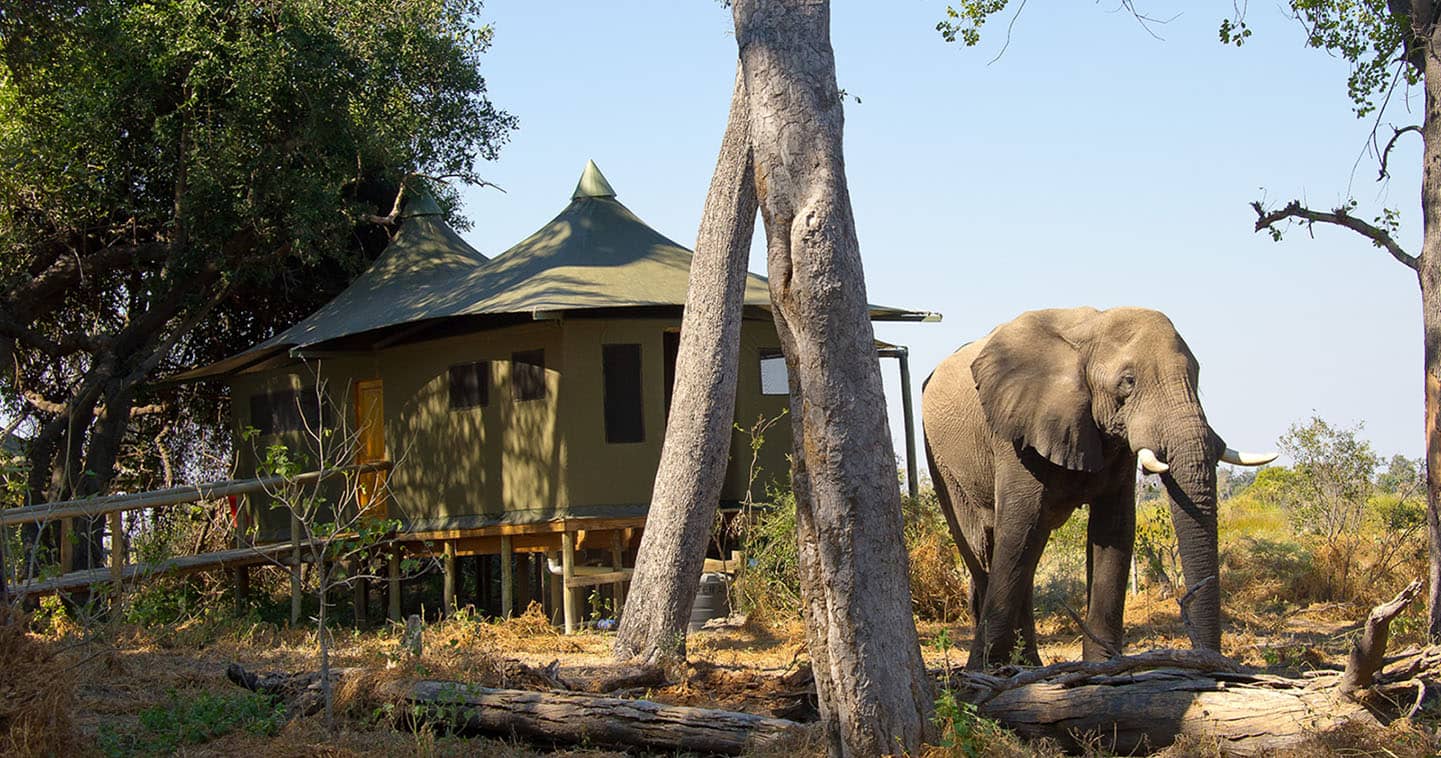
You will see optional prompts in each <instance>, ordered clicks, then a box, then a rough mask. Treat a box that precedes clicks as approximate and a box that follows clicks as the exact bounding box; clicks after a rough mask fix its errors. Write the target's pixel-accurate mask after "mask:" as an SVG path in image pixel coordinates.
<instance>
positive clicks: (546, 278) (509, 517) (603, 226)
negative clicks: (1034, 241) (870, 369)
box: [177, 162, 931, 622]
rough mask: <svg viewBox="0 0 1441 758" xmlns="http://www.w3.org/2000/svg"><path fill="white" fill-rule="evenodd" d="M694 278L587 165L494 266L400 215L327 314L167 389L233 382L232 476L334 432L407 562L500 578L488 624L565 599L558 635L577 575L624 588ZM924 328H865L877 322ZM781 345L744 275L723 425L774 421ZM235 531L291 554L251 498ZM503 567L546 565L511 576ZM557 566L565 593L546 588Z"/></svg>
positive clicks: (783, 433) (759, 284)
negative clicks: (371, 479)
mask: <svg viewBox="0 0 1441 758" xmlns="http://www.w3.org/2000/svg"><path fill="white" fill-rule="evenodd" d="M690 261H691V252H690V251H689V250H687V249H685V248H684V247H682V246H680V245H678V244H676V243H675V242H673V241H672V240H670V239H668V238H666V237H665V236H663V235H662V234H660V233H659V232H657V231H656V230H654V229H652V228H651V227H650V226H648V225H646V224H645V222H643V221H641V220H640V219H639V218H638V217H637V216H636V215H635V214H634V213H632V212H631V211H630V209H628V208H626V206H624V205H623V204H621V202H620V201H619V200H617V199H616V193H615V190H614V189H612V188H611V186H610V184H609V182H607V181H606V179H605V177H604V176H603V175H602V174H601V172H600V170H599V169H598V168H597V167H596V165H595V164H594V163H593V162H592V163H588V164H587V165H586V167H585V169H584V172H583V173H582V175H581V178H580V181H579V183H578V184H577V185H576V188H575V191H574V192H573V193H572V195H571V198H570V203H569V204H568V205H567V206H566V207H565V208H564V209H563V210H561V212H560V214H559V215H557V216H556V217H555V218H554V219H552V220H551V221H550V222H548V223H546V224H545V225H544V226H542V227H541V228H540V229H539V230H537V231H536V232H535V233H534V234H532V235H530V236H529V237H527V238H526V239H524V240H522V241H521V242H520V243H518V244H516V245H515V246H514V247H512V248H510V249H509V250H506V251H505V252H504V253H501V254H500V255H498V256H496V257H495V258H494V259H487V258H486V257H485V256H483V255H481V254H480V253H479V252H477V251H476V250H475V249H474V248H472V247H471V246H470V245H468V244H466V243H465V242H464V241H463V240H462V239H461V238H460V237H459V235H457V234H456V233H455V231H454V230H453V229H451V228H450V227H449V226H448V225H447V224H446V223H445V221H444V220H443V218H442V216H441V213H440V210H439V208H438V207H436V205H435V204H434V203H433V202H432V201H430V200H429V199H427V198H426V197H424V196H419V197H417V196H416V195H414V194H413V195H412V196H411V199H410V201H409V202H408V203H407V206H406V208H405V209H404V212H403V213H402V222H401V225H400V228H399V231H398V232H397V234H396V236H395V238H394V240H393V241H392V243H391V244H390V245H389V246H388V247H387V248H386V250H385V251H383V252H382V254H381V255H380V257H379V258H378V259H377V260H376V261H375V263H374V265H373V266H372V267H371V268H370V269H369V270H368V271H366V272H365V273H364V274H363V275H362V276H360V277H359V278H358V279H357V280H356V281H355V282H354V283H353V284H351V286H350V287H349V288H348V289H346V290H345V291H343V292H342V293H341V294H340V295H338V296H337V297H336V298H335V299H334V300H332V301H331V302H330V303H328V304H326V305H325V306H324V307H322V308H321V309H320V310H318V311H316V312H315V313H314V314H312V315H310V316H309V317H307V318H305V319H304V320H302V321H300V322H299V323H297V324H295V325H294V326H292V327H290V328H289V329H287V330H285V331H283V332H281V333H280V334H277V335H276V336H274V337H273V338H271V339H269V340H267V341H265V342H263V343H260V344H258V345H256V346H254V347H252V348H250V349H249V350H246V351H244V352H242V353H240V354H238V355H235V356H232V357H230V358H227V359H225V360H223V361H220V362H218V363H215V364H212V365H210V366H206V367H203V368H200V369H196V370H193V371H191V372H189V373H188V374H185V375H183V376H181V377H177V378H179V379H200V378H204V377H224V378H225V379H226V380H228V382H229V384H230V390H231V398H232V407H233V423H234V426H235V430H236V434H237V436H236V447H237V450H238V451H239V459H240V461H239V464H240V472H239V474H240V475H242V476H245V475H250V474H252V473H253V472H254V471H255V468H256V465H257V464H256V456H257V454H258V452H259V451H263V450H264V449H265V448H266V447H267V446H268V445H270V444H273V443H275V442H283V443H285V444H287V445H288V446H292V447H294V446H299V447H301V448H304V447H305V446H306V445H307V441H308V438H309V437H311V436H312V435H311V434H310V433H308V432H307V431H306V430H307V429H311V430H313V429H315V428H316V427H317V426H326V427H334V428H338V429H344V430H347V435H353V438H354V439H355V440H356V442H355V445H354V452H353V455H354V457H355V461H356V462H357V463H362V462H366V461H375V460H389V461H391V462H392V464H393V468H392V469H391V471H390V472H389V474H388V477H389V478H388V482H387V484H388V487H387V488H386V494H385V495H384V497H383V499H382V500H381V501H380V502H374V503H369V504H368V506H367V507H368V508H370V509H374V510H373V512H375V513H378V514H379V513H381V512H382V511H383V514H384V515H385V516H386V517H388V518H393V519H396V520H398V521H399V522H400V524H401V527H402V530H403V533H404V540H405V542H406V545H407V548H406V549H409V550H412V551H421V550H434V549H435V546H436V545H439V546H441V548H442V549H443V551H444V555H445V556H446V559H447V560H446V565H447V567H448V573H451V572H453V569H451V568H450V567H451V566H452V565H453V563H454V561H453V559H454V558H456V557H461V556H467V555H477V556H499V560H498V561H489V562H487V563H485V564H484V565H483V566H482V565H481V564H480V563H479V562H477V566H478V567H479V568H478V572H479V573H480V574H482V575H484V574H488V573H491V572H488V571H486V570H485V569H486V568H487V567H488V568H491V569H494V568H496V566H495V564H496V563H499V564H500V565H499V567H498V568H499V573H500V574H501V576H494V577H492V576H479V577H478V578H477V586H478V587H479V586H482V585H484V586H491V585H494V584H499V585H501V586H500V593H499V594H500V595H501V596H502V597H501V598H499V599H500V601H501V602H500V605H501V606H502V610H503V612H507V613H508V612H510V610H511V609H512V608H513V607H514V606H513V602H514V595H515V593H517V592H518V593H519V594H520V595H521V596H522V597H524V596H525V595H530V596H534V597H540V598H544V597H545V596H546V595H551V596H552V597H554V598H555V599H556V600H559V599H560V598H561V597H562V596H564V597H565V598H567V601H566V602H565V603H564V605H565V606H566V607H565V610H566V611H568V613H566V616H567V618H566V620H567V622H569V621H571V618H570V616H571V613H569V611H571V608H570V605H571V603H570V602H569V598H570V596H571V595H573V594H575V593H573V592H571V591H570V590H573V589H575V588H576V587H580V586H586V585H587V584H596V583H598V581H590V580H589V579H587V578H586V574H587V573H589V574H592V575H595V574H599V575H601V576H597V577H596V579H597V580H600V579H604V580H606V581H608V582H615V581H618V580H619V579H622V578H623V575H624V573H625V572H626V569H625V568H624V567H625V565H626V562H627V561H628V559H629V557H630V556H631V555H633V550H634V547H635V546H636V545H637V544H638V536H639V529H640V528H641V527H642V526H643V525H644V520H645V514H646V511H647V508H648V502H649V498H650V494H651V488H652V484H653V482H654V477H655V472H656V468H657V466H658V463H659V460H660V448H661V442H662V439H663V437H664V431H665V423H666V417H667V411H668V406H669V403H670V390H671V386H672V382H673V381H674V378H675V376H674V374H675V358H676V351H677V349H678V345H679V329H680V324H681V311H682V307H683V305H684V303H685V299H686V290H687V285H688V278H689V271H690ZM930 315H931V314H927V313H923V312H916V311H906V310H900V309H894V308H881V307H873V309H872V318H873V319H876V320H900V321H917V320H923V319H926V318H927V317H928V316H930ZM779 344H780V343H779V340H778V339H777V337H776V332H775V328H774V326H773V323H772V319H771V317H770V313H769V294H768V290H767V284H766V281H765V279H764V278H763V277H760V276H756V275H754V274H750V275H748V279H747V282H746V289H745V314H744V320H743V324H742V329H741V352H740V367H741V368H740V376H739V386H738V389H737V396H736V411H735V416H736V419H737V421H738V422H739V423H740V424H741V425H743V426H748V425H749V424H751V423H753V422H754V421H756V420H757V419H758V418H761V417H766V418H770V417H775V416H777V415H779V414H781V413H782V412H783V411H784V409H785V408H786V405H787V398H786V394H787V385H786V375H785V365H784V362H783V360H782V359H781V358H780V352H779ZM890 353H891V354H895V355H902V356H903V349H902V350H901V352H899V353H898V352H896V350H895V349H894V348H892V349H891V350H890ZM246 430H249V431H246ZM737 434H738V435H739V433H737ZM733 442H734V441H733ZM790 445H791V440H790V433H789V425H788V424H778V425H776V426H774V427H773V428H772V429H771V430H770V431H769V432H768V433H767V435H766V437H765V442H764V445H763V447H762V448H761V451H760V455H759V458H758V463H759V466H758V470H759V472H760V473H759V476H757V477H755V481H754V484H753V487H752V488H751V489H752V490H753V491H752V492H751V494H752V495H754V496H755V497H756V498H757V499H761V498H763V497H764V488H765V486H766V484H767V483H768V482H769V481H771V480H780V481H784V480H785V478H786V477H787V476H788V470H787V466H788V464H787V458H786V453H787V452H788V451H789V449H790ZM732 449H733V450H745V449H748V442H746V441H743V440H742V441H740V442H739V444H733V446H732ZM331 463H332V464H333V463H334V462H331ZM751 473H752V472H751V471H750V460H749V456H745V455H733V456H732V463H731V466H730V468H729V470H728V472H727V475H726V480H725V485H724V488H723V491H722V493H721V499H722V504H723V505H725V504H726V503H737V502H739V501H742V500H743V499H744V498H745V497H746V494H747V490H748V486H747V485H748V483H749V482H750V479H751ZM244 515H246V516H248V518H250V519H253V522H252V523H253V524H255V526H256V527H257V534H258V538H259V539H260V541H262V542H275V541H285V540H289V539H291V537H292V535H291V526H290V519H289V515H288V513H287V512H285V511H283V510H279V509H272V508H268V507H266V506H265V503H264V502H262V500H261V499H259V498H252V502H251V503H250V504H248V505H247V506H246V513H245V514H244ZM517 553H520V554H522V555H524V554H528V553H529V554H536V555H537V556H541V555H544V556H549V557H550V558H551V560H549V561H547V560H544V559H542V558H540V557H537V558H536V559H535V560H533V561H529V562H527V561H521V562H520V563H518V564H517V563H516V562H515V560H514V556H515V554H517ZM556 557H562V558H563V560H562V561H559V563H562V564H563V568H562V569H561V571H560V573H561V574H562V577H552V576H551V572H550V570H549V567H550V566H552V565H555V564H556V563H558V561H556V560H554V559H555V558H556ZM587 563H598V564H601V565H599V566H596V567H587V566H586V565H585V564H587ZM513 571H515V572H518V573H517V574H513ZM561 578H563V579H564V583H563V586H562V584H561V583H560V582H558V581H557V579H561ZM496 580H499V581H498V582H497V581H496ZM451 581H453V578H452V577H448V580H447V588H449V587H451V586H452V585H451ZM542 584H549V585H551V587H552V591H551V592H550V593H544V592H541V591H540V590H541V585H542ZM395 589H396V588H392V592H391V593H390V595H391V597H390V603H389V609H390V613H391V614H392V615H395V614H398V613H399V610H400V608H399V605H398V603H399V595H398V592H396V591H395ZM617 589H619V588H618V587H617ZM448 594H449V593H448ZM447 599H448V600H449V598H447Z"/></svg>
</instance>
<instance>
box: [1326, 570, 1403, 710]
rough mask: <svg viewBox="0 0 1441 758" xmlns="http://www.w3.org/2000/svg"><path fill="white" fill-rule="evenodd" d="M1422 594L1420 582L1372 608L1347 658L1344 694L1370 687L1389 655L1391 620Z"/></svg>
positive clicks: (1343, 685)
mask: <svg viewBox="0 0 1441 758" xmlns="http://www.w3.org/2000/svg"><path fill="white" fill-rule="evenodd" d="M1420 593H1421V582H1420V580H1417V581H1413V582H1411V583H1410V584H1408V585H1406V587H1405V588H1404V589H1402V590H1401V592H1400V593H1398V594H1397V595H1396V597H1394V598H1392V599H1391V602H1389V603H1385V604H1383V605H1378V606H1376V607H1375V608H1372V609H1371V615H1370V616H1368V617H1367V618H1366V629H1365V631H1364V632H1362V633H1361V637H1360V638H1359V639H1357V640H1356V644H1355V646H1354V647H1352V648H1351V655H1350V657H1348V658H1347V659H1346V673H1345V674H1343V675H1342V677H1341V684H1340V688H1341V692H1342V694H1346V695H1351V694H1353V693H1355V692H1356V691H1358V690H1363V689H1365V688H1367V687H1370V686H1371V682H1372V681H1373V680H1374V678H1375V676H1376V672H1377V671H1379V670H1380V669H1381V665H1382V663H1384V659H1385V655H1386V638H1387V637H1388V636H1389V635H1390V628H1391V621H1392V619H1395V618H1396V617H1397V616H1399V615H1400V614H1401V611H1403V610H1406V606H1408V605H1410V604H1411V601H1412V600H1415V599H1416V596H1417V595H1418V594H1420Z"/></svg>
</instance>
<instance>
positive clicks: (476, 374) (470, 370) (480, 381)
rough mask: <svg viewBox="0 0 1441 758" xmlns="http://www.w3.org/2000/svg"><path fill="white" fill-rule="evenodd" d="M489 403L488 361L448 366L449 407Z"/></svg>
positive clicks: (461, 407)
mask: <svg viewBox="0 0 1441 758" xmlns="http://www.w3.org/2000/svg"><path fill="white" fill-rule="evenodd" d="M487 405H490V361H477V362H476V363H461V364H459V365H456V366H451V367H450V409H451V410H453V411H454V410H461V409H463V408H484V407H485V406H487Z"/></svg>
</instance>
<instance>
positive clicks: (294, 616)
mask: <svg viewBox="0 0 1441 758" xmlns="http://www.w3.org/2000/svg"><path fill="white" fill-rule="evenodd" d="M300 557H301V556H300V516H299V515H297V514H296V513H295V512H293V511H292V512H291V514H290V625H291V626H295V625H296V624H299V623H300ZM322 602H324V600H323V599H322Z"/></svg>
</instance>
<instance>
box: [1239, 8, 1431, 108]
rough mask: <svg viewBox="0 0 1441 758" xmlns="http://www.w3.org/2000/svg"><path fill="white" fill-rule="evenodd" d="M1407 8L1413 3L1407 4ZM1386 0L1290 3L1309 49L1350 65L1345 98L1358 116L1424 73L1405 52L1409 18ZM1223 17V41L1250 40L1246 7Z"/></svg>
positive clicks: (1243, 41)
mask: <svg viewBox="0 0 1441 758" xmlns="http://www.w3.org/2000/svg"><path fill="white" fill-rule="evenodd" d="M1406 5H1408V6H1409V5H1410V4H1409V3H1407V4H1406ZM1390 6H1391V3H1390V2H1388V0H1290V1H1289V10H1290V12H1291V15H1292V16H1293V17H1294V18H1295V19H1296V20H1297V21H1298V22H1300V24H1301V26H1302V28H1304V29H1305V30H1306V46H1307V47H1314V48H1317V49H1319V50H1325V51H1326V52H1328V53H1330V54H1332V55H1335V56H1336V57H1339V58H1341V59H1342V60H1344V61H1346V62H1347V63H1348V64H1350V66H1351V73H1350V75H1349V76H1347V78H1346V94H1347V96H1348V97H1350V98H1351V102H1352V103H1353V104H1354V105H1355V111H1356V115H1357V117H1364V116H1366V115H1367V114H1370V113H1372V112H1374V111H1375V110H1376V109H1377V108H1378V107H1382V105H1384V102H1385V100H1386V98H1387V96H1388V95H1389V94H1390V90H1391V88H1392V87H1393V86H1395V84H1396V82H1397V81H1398V80H1403V79H1404V80H1405V82H1406V83H1407V84H1416V83H1417V82H1419V81H1420V79H1421V74H1422V72H1421V69H1420V68H1419V67H1418V66H1417V65H1416V59H1415V58H1413V57H1412V55H1411V54H1410V52H1409V51H1408V50H1407V39H1408V37H1410V36H1411V29H1410V27H1411V17H1410V16H1408V15H1404V14H1393V13H1392V12H1391V7H1390ZM1237 7H1238V9H1241V12H1240V13H1238V15H1237V16H1236V17H1235V18H1229V19H1223V20H1222V21H1221V27H1220V31H1219V36H1220V39H1221V43H1222V44H1225V45H1235V46H1236V47H1240V46H1241V45H1242V44H1244V43H1245V41H1246V40H1248V39H1250V37H1251V29H1250V27H1248V26H1247V25H1246V20H1245V18H1244V16H1243V15H1241V14H1242V13H1244V7H1245V6H1244V5H1241V6H1237Z"/></svg>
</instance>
